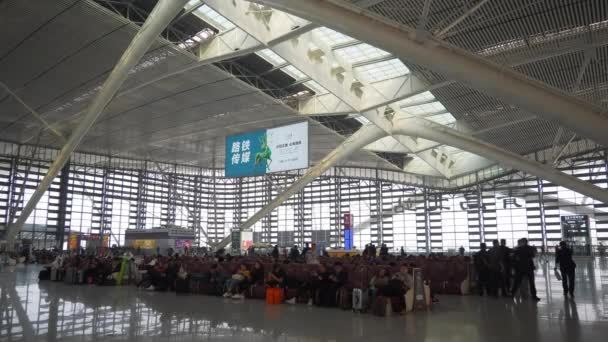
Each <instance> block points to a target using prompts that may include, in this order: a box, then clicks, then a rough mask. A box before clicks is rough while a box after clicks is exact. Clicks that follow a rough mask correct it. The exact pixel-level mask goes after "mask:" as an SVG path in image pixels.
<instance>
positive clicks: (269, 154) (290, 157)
mask: <svg viewBox="0 0 608 342" xmlns="http://www.w3.org/2000/svg"><path fill="white" fill-rule="evenodd" d="M307 167H308V122H301V123H297V124H293V125H289V126H282V127H276V128H269V129H264V130H259V131H255V132H249V133H244V134H238V135H231V136H228V137H226V162H225V170H226V177H246V176H259V175H264V174H266V173H272V172H280V171H289V170H296V169H305V168H307Z"/></svg>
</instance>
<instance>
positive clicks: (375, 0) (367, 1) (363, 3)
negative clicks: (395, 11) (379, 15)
mask: <svg viewBox="0 0 608 342" xmlns="http://www.w3.org/2000/svg"><path fill="white" fill-rule="evenodd" d="M382 2H384V0H355V1H354V4H355V5H357V6H359V7H361V8H369V7H372V6H375V5H377V4H379V3H382Z"/></svg>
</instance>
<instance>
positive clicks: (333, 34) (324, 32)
mask: <svg viewBox="0 0 608 342" xmlns="http://www.w3.org/2000/svg"><path fill="white" fill-rule="evenodd" d="M313 32H314V35H315V36H316V37H317V38H319V39H320V40H321V41H322V42H323V43H325V45H327V46H329V47H332V46H336V45H340V44H344V43H348V42H352V41H355V38H353V37H349V36H347V35H345V34H342V33H340V32H337V31H334V30H332V29H330V28H327V27H319V28H318V29H315V30H314V31H313Z"/></svg>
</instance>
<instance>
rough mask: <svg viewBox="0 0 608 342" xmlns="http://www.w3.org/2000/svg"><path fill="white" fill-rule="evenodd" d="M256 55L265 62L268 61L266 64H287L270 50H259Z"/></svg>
mask: <svg viewBox="0 0 608 342" xmlns="http://www.w3.org/2000/svg"><path fill="white" fill-rule="evenodd" d="M256 54H257V55H258V56H260V57H262V58H264V59H265V60H266V61H268V63H270V64H272V65H274V66H277V65H280V64H285V63H287V61H286V60H284V59H283V57H281V56H279V55H277V54H276V53H275V52H274V51H272V50H270V49H264V50H260V51H258V52H256Z"/></svg>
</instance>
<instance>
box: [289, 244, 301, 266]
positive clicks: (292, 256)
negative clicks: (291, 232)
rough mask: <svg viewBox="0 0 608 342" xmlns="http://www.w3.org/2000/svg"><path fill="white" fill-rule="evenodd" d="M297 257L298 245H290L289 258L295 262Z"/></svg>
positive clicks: (298, 255) (298, 252)
mask: <svg viewBox="0 0 608 342" xmlns="http://www.w3.org/2000/svg"><path fill="white" fill-rule="evenodd" d="M299 257H300V251H299V250H298V246H296V245H293V247H291V250H290V251H289V259H291V260H292V261H294V262H295V261H297V260H298V258H299Z"/></svg>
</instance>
